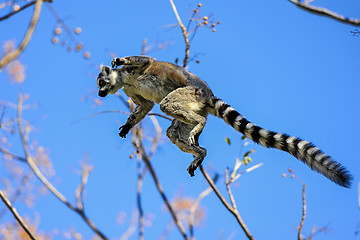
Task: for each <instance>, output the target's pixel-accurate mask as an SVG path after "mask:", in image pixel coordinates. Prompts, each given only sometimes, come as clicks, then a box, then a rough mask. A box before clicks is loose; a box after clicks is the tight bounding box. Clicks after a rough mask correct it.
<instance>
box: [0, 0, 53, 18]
mask: <svg viewBox="0 0 360 240" xmlns="http://www.w3.org/2000/svg"><path fill="white" fill-rule="evenodd" d="M43 1H44V2H52V1H53V0H43ZM35 3H36V0H35V1H32V2H29V3H28V4H25V5H24V6H22V7H21V8H19V9H18V10H16V11H12V12H11V13H9V14H6V15H5V16H3V17H0V22H1V21H3V20H5V19H8V18H9V17H11V16H13V15H15V14H17V13H19V12H21V11H23V10H25V9H26V8H28V7H30V6H32V5H34V4H35Z"/></svg>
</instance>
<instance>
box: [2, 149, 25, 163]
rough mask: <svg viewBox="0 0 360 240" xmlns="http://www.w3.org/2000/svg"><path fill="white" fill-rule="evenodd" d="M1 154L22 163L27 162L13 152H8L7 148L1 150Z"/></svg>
mask: <svg viewBox="0 0 360 240" xmlns="http://www.w3.org/2000/svg"><path fill="white" fill-rule="evenodd" d="M0 152H2V153H3V154H5V155H9V156H11V157H12V158H13V159H16V160H19V161H20V162H26V158H23V157H20V156H18V155H15V154H13V153H11V152H9V151H8V150H6V149H5V148H1V147H0Z"/></svg>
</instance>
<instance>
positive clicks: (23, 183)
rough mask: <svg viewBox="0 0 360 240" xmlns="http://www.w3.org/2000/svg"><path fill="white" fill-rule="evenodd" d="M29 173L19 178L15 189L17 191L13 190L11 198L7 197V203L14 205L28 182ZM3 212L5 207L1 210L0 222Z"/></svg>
mask: <svg viewBox="0 0 360 240" xmlns="http://www.w3.org/2000/svg"><path fill="white" fill-rule="evenodd" d="M29 175H30V173H27V174H26V175H24V176H23V177H22V178H21V181H20V184H19V186H18V187H17V189H16V190H15V192H14V193H13V194H12V196H11V197H9V198H10V199H9V201H10V202H12V203H14V202H15V201H16V200H17V199H18V198H19V197H20V195H21V194H22V192H23V190H24V188H25V186H26V184H27V182H28V181H29V177H30V176H29ZM5 212H6V207H4V208H3V209H1V211H0V220H1V218H2V217H3V216H4V215H5Z"/></svg>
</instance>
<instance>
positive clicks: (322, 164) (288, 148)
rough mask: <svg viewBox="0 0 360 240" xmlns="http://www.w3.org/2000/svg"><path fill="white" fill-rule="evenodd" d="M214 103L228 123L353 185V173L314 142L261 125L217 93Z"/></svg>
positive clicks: (267, 145) (256, 140)
mask: <svg viewBox="0 0 360 240" xmlns="http://www.w3.org/2000/svg"><path fill="white" fill-rule="evenodd" d="M210 104H211V105H212V107H213V108H214V111H215V114H216V116H218V117H219V118H222V119H224V120H225V122H226V123H227V124H229V125H230V126H232V127H233V128H235V130H237V131H239V132H241V133H242V134H244V135H245V136H246V137H247V138H250V139H251V140H253V141H254V142H256V143H259V144H261V145H262V146H264V147H267V148H276V149H279V150H282V151H285V152H288V153H290V154H291V155H293V156H294V157H296V158H297V159H299V160H301V161H302V162H304V163H306V164H307V165H308V166H309V167H310V168H311V169H313V170H315V171H317V172H320V173H321V174H323V175H324V176H326V177H327V178H329V179H330V180H331V181H333V182H335V183H336V184H339V185H340V186H343V187H346V188H349V187H350V186H351V180H352V176H351V175H350V174H349V172H348V171H347V170H346V169H345V168H344V167H343V166H341V164H340V163H338V162H335V161H334V160H333V159H332V158H331V157H330V156H328V155H327V154H325V153H324V152H323V151H321V150H320V149H319V148H317V147H315V146H314V145H313V144H312V143H310V142H308V141H305V140H302V139H300V138H297V137H292V136H289V135H287V134H282V133H276V132H273V131H269V130H266V129H263V128H261V127H258V126H256V125H255V124H253V123H251V122H249V121H248V120H246V119H245V118H244V117H243V116H242V115H241V114H240V113H238V112H237V111H236V110H235V109H234V108H232V107H230V106H229V105H228V104H226V103H225V102H224V101H222V100H221V99H219V98H217V97H213V98H212V99H211V102H210Z"/></svg>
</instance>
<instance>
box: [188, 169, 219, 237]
mask: <svg viewBox="0 0 360 240" xmlns="http://www.w3.org/2000/svg"><path fill="white" fill-rule="evenodd" d="M218 178H219V175H218V174H216V175H215V177H214V179H213V182H214V183H216V181H217V180H218ZM212 190H213V189H212V188H211V186H209V187H208V188H207V189H206V190H204V191H203V192H202V193H200V195H199V196H198V198H197V199H196V200H195V202H194V203H193V205H192V206H191V208H190V213H189V229H190V239H191V240H194V239H195V237H194V221H195V212H196V209H197V208H198V206H199V204H200V201H201V200H202V199H203V198H204V197H206V196H207V195H209V194H210V193H211V192H212Z"/></svg>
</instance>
